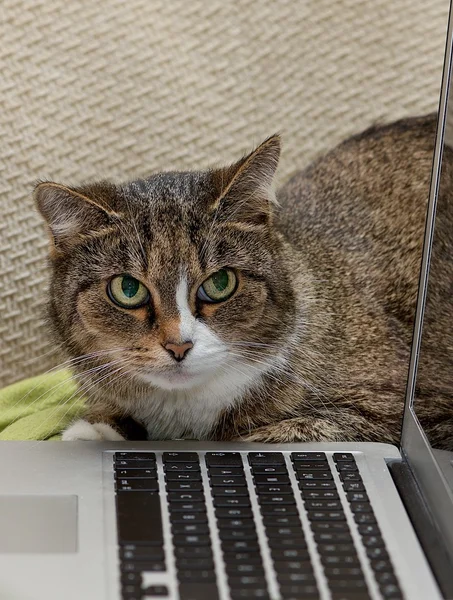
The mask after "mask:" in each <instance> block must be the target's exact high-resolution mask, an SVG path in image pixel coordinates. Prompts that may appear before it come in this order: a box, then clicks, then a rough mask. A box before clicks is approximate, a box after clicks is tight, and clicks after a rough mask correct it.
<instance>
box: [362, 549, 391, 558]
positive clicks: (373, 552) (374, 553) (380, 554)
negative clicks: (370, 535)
mask: <svg viewBox="0 0 453 600" xmlns="http://www.w3.org/2000/svg"><path fill="white" fill-rule="evenodd" d="M366 553H367V556H368V558H369V559H373V558H383V559H385V560H388V558H389V555H388V554H387V550H386V549H385V546H384V547H382V546H381V547H378V548H367V549H366Z"/></svg>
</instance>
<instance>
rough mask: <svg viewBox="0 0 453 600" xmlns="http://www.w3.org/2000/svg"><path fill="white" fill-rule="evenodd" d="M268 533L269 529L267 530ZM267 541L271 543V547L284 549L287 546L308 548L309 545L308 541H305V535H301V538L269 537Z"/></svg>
mask: <svg viewBox="0 0 453 600" xmlns="http://www.w3.org/2000/svg"><path fill="white" fill-rule="evenodd" d="M266 533H267V531H266ZM267 543H268V545H269V547H270V548H273V549H276V550H284V549H285V548H306V546H307V542H306V541H305V538H304V537H299V538H296V537H294V538H283V537H276V538H268V539H267Z"/></svg>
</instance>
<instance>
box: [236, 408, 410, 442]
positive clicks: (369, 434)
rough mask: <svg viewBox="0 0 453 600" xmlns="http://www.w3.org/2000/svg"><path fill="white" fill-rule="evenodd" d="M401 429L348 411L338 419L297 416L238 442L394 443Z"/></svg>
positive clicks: (251, 431) (251, 432)
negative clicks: (371, 420) (372, 421)
mask: <svg viewBox="0 0 453 600" xmlns="http://www.w3.org/2000/svg"><path fill="white" fill-rule="evenodd" d="M397 439H398V431H397V430H395V431H393V429H392V428H391V427H388V426H386V424H385V423H382V422H381V423H378V422H377V423H370V422H369V421H367V420H365V419H363V418H361V417H360V416H358V415H357V416H356V415H352V414H349V415H348V414H345V415H343V418H341V419H339V420H338V421H336V420H334V419H332V418H331V417H330V416H329V417H326V418H322V417H312V416H307V417H297V418H294V419H284V420H282V421H279V422H277V423H273V424H271V425H265V426H262V427H257V428H256V429H252V430H250V431H246V432H244V433H241V434H240V435H239V436H237V437H236V438H235V441H241V442H265V443H274V444H283V443H294V442H355V441H374V442H376V441H379V442H386V443H395V442H396V441H397Z"/></svg>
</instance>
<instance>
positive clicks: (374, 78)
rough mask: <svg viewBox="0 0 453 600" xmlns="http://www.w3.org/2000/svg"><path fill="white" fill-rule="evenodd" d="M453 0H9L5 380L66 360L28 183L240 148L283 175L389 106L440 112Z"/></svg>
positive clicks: (4, 90)
mask: <svg viewBox="0 0 453 600" xmlns="http://www.w3.org/2000/svg"><path fill="white" fill-rule="evenodd" d="M448 4H449V2H448V0H429V2H426V0H235V1H228V0H190V1H188V0H127V1H125V0H97V1H93V0H29V1H27V0H2V2H1V5H0V21H1V24H0V106H1V110H0V136H1V142H0V210H1V217H0V339H1V344H0V364H1V369H0V374H1V377H0V386H1V385H6V384H8V383H11V382H13V381H15V380H18V379H21V378H23V377H27V376H31V375H33V374H36V373H40V372H43V371H44V370H46V369H48V368H50V367H51V366H53V365H55V364H56V362H57V361H61V360H63V358H62V357H61V356H59V352H58V351H57V350H56V349H55V348H52V347H51V346H50V345H49V342H48V338H47V335H46V327H45V326H44V325H43V324H42V322H41V315H42V306H43V303H44V302H45V300H46V286H47V273H46V266H45V257H46V244H47V240H46V236H45V230H44V227H43V225H42V223H41V221H40V219H39V217H38V215H37V214H36V212H35V210H34V208H33V205H32V201H31V197H30V191H31V189H32V187H33V183H34V181H35V180H36V179H38V178H46V179H47V178H48V179H54V180H57V181H62V182H66V183H69V184H71V183H80V182H81V181H84V180H93V179H96V178H109V179H112V180H121V179H124V178H131V177H134V176H143V175H146V174H149V173H151V172H152V171H154V170H157V169H169V168H179V169H181V168H183V169H187V168H197V167H198V168H199V167H202V166H205V165H210V164H212V163H213V162H220V161H230V160H233V159H235V158H236V157H238V155H239V154H241V153H242V152H243V151H245V150H248V149H250V148H251V146H252V145H253V144H255V143H257V142H259V141H260V140H262V139H263V138H264V137H266V136H268V135H269V134H271V133H273V132H275V131H280V132H281V133H282V135H283V141H284V153H283V157H282V163H281V169H280V171H279V176H280V179H284V178H285V177H287V176H288V175H289V174H290V173H291V172H293V171H295V170H297V169H299V168H300V167H302V166H303V165H306V164H307V162H308V161H309V160H310V159H311V158H313V156H314V155H315V154H317V153H319V152H320V151H322V150H324V149H326V148H328V147H330V146H332V145H333V144H335V143H336V142H338V141H339V140H341V139H342V138H343V137H345V136H346V135H348V134H350V133H353V132H357V131H358V130H360V129H362V128H364V127H366V126H368V125H370V124H371V123H372V122H374V121H376V120H377V119H384V120H389V119H394V118H396V117H401V116H406V115H416V114H420V113H424V112H428V111H432V110H435V109H436V107H437V100H438V90H439V84H440V77H441V70H442V69H441V67H442V61H443V53H444V38H445V30H446V22H447V12H448Z"/></svg>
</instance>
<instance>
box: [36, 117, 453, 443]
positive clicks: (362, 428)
mask: <svg viewBox="0 0 453 600" xmlns="http://www.w3.org/2000/svg"><path fill="white" fill-rule="evenodd" d="M435 126H436V118H435V117H434V116H428V117H421V118H414V119H407V120H403V121H399V122H396V123H394V124H391V125H386V126H379V127H373V128H371V129H369V130H367V131H365V132H364V133H362V134H361V135H358V136H355V137H352V138H351V139H349V140H347V141H346V142H344V143H342V144H340V145H339V146H338V147H337V148H335V149H334V150H332V151H331V152H329V153H328V154H326V155H325V156H323V157H321V158H319V159H318V160H316V161H315V162H314V163H313V164H312V165H311V166H309V167H308V168H307V169H306V170H304V171H301V172H299V173H297V174H296V175H295V176H293V177H292V178H291V179H290V181H289V182H288V183H287V184H286V185H285V186H284V187H283V188H282V189H280V190H279V191H278V193H277V194H275V192H274V191H273V179H274V174H275V171H276V169H277V165H278V161H279V155H280V139H279V137H278V136H277V135H274V136H272V137H270V138H269V139H267V140H266V141H264V142H263V143H262V144H261V145H260V146H259V147H258V148H257V149H255V150H254V151H253V152H251V153H250V154H249V155H248V156H245V157H243V158H241V159H240V160H239V161H237V162H236V163H234V164H232V165H231V166H228V167H226V168H216V169H210V170H206V171H196V172H166V173H157V174H155V175H152V176H151V177H148V178H147V179H141V180H136V181H132V182H129V183H124V184H122V185H114V184H112V183H108V182H104V181H103V182H100V183H96V184H89V185H84V186H82V187H71V188H70V187H67V186H65V185H61V184H58V183H50V182H43V183H40V184H38V185H37V187H36V190H35V199H36V203H37V206H38V208H39V211H40V212H41V214H42V216H43V217H44V219H45V220H46V222H47V224H48V227H49V231H50V237H51V241H52V243H51V251H50V261H51V266H52V282H51V290H50V305H49V315H50V320H51V323H52V325H53V329H54V331H55V333H56V336H57V338H58V340H59V342H61V343H62V344H63V346H64V348H65V350H66V351H67V353H68V355H69V356H70V357H71V358H72V359H73V360H72V368H73V371H74V376H75V378H76V380H77V381H78V382H79V385H80V389H81V390H82V391H84V392H85V395H86V398H87V402H88V409H87V412H86V415H85V417H84V419H82V420H78V421H76V422H75V423H73V424H72V425H71V426H70V427H69V428H68V429H67V430H66V431H65V432H64V434H63V439H65V440H76V439H84V440H100V439H102V440H122V439H146V438H147V439H168V438H172V439H174V438H186V439H188V438H195V439H213V440H232V439H235V440H244V441H261V442H294V441H355V440H361V441H380V442H392V443H394V442H397V441H398V439H399V434H400V426H401V417H402V410H403V403H404V393H405V381H406V376H407V368H408V359H409V351H410V343H411V335H412V321H413V315H414V309H415V301H416V293H417V286H418V275H419V265H420V259H421V250H422V237H423V228H424V219H425V210H426V201H427V196H428V188H429V176H430V171H431V162H432V152H433V144H434V137H435ZM452 164H453V161H452ZM446 176H448V177H451V174H448V173H447V174H446ZM451 217H452V215H451V214H450V216H449V218H451ZM451 223H452V224H453V218H452V219H451ZM450 231H453V229H452V228H451V229H450ZM450 322H453V314H452V315H451V320H450ZM450 331H451V330H450ZM447 333H448V332H447ZM447 337H448V336H447ZM452 342H453V341H452V340H451V338H450V340H446V341H445V343H446V344H447V343H450V345H451V343H452ZM442 369H445V373H446V372H447V370H449V367H448V369H447V367H446V366H444V365H443V364H442V358H441V355H439V358H438V359H436V358H435V357H434V359H433V372H436V373H438V372H440V371H442ZM430 385H431V384H430ZM441 385H442V382H440V383H439V386H441ZM438 393H441V389H440V388H439V389H435V388H433V386H432V385H431V387H430V389H429V390H428V393H427V401H426V402H425V403H424V404H423V407H422V408H421V410H422V412H423V413H424V414H425V416H426V418H427V420H428V422H429V426H430V428H431V430H432V432H433V436H434V438H435V439H437V442H438V445H440V446H442V447H448V448H453V434H452V432H453V418H452V415H453V413H452V410H451V406H452V405H451V404H450V403H449V402H443V403H436V402H431V401H430V399H431V398H433V397H434V396H436V394H438ZM436 432H437V433H436ZM436 436H437V437H436Z"/></svg>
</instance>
